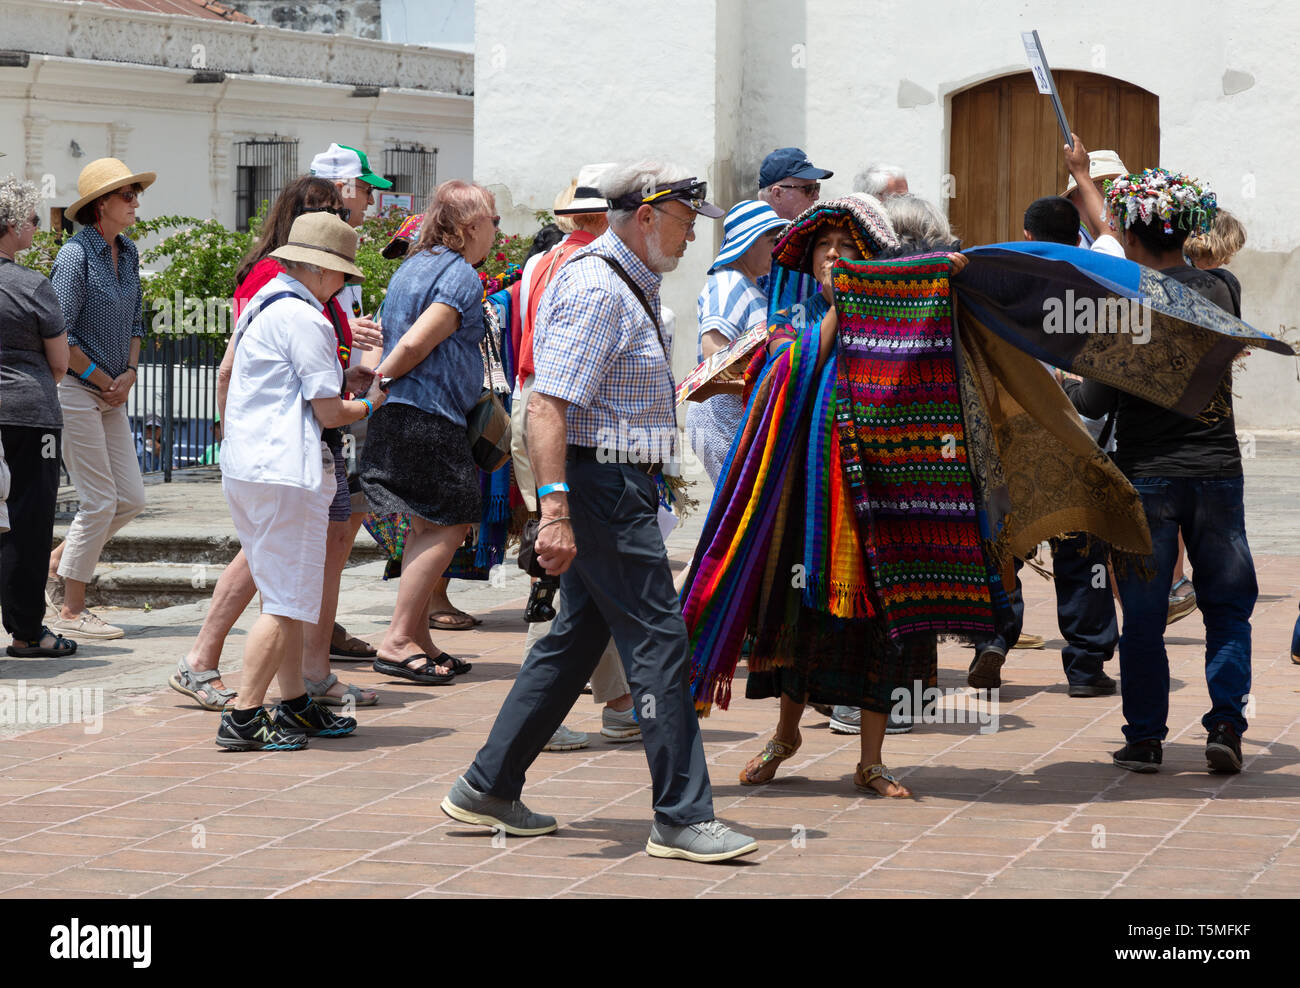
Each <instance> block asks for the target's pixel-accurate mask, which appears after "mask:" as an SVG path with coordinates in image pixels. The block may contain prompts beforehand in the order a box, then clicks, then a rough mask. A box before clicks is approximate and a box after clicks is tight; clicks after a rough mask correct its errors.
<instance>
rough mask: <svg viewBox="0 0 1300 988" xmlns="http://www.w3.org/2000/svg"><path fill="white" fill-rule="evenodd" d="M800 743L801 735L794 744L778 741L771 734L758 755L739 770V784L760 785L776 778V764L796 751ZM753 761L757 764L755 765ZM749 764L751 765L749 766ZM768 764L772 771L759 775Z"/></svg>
mask: <svg viewBox="0 0 1300 988" xmlns="http://www.w3.org/2000/svg"><path fill="white" fill-rule="evenodd" d="M802 744H803V738H802V737H800V738H799V739H798V740H797V741H795V743H794V744H786V743H785V742H784V741H778V740H777V739H776V735H772V737H771V738H769V739H768V742H767V744H765V745H763V750H762V752H761V753H760V754H759V755H758V757H757V758H751V759H750V760H749V762H748V763H747V764H746V765H745V767H744V768H742V769H741V770H740V784H741V785H742V786H761V785H766V784H767V783H769V782H771V781H772V780H773V779H774V778H776V768H777V765H779V764H780V763H781V762H783V761H785V760H786V759H787V758H789V757H790V756H791V755H793V754H794V753H795V752H796V751H798V750H799V746H800V745H802ZM755 762H757V763H758V764H757V765H755V764H754V763H755ZM751 766H753V767H752V768H751ZM768 766H771V769H772V771H771V772H770V773H768V774H767V776H766V777H761V776H762V773H763V772H764V771H766V770H767V768H768Z"/></svg>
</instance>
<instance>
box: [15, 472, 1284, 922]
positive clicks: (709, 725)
mask: <svg viewBox="0 0 1300 988" xmlns="http://www.w3.org/2000/svg"><path fill="white" fill-rule="evenodd" d="M1269 462H1270V463H1271V464H1272V465H1273V466H1276V465H1277V463H1278V461H1277V460H1273V461H1269ZM1267 466H1268V464H1260V465H1253V466H1252V467H1251V468H1250V469H1252V470H1254V471H1256V473H1258V472H1259V471H1260V470H1262V469H1264V468H1265V467H1267ZM1284 472H1285V471H1284ZM1268 483H1269V481H1268V480H1266V479H1265V480H1261V481H1260V482H1259V484H1257V485H1256V487H1257V489H1259V490H1260V494H1261V496H1263V497H1264V500H1263V501H1261V497H1258V496H1257V497H1254V498H1253V499H1251V500H1250V501H1248V503H1250V504H1253V505H1254V508H1253V510H1254V511H1255V515H1252V541H1253V542H1254V541H1258V542H1259V543H1261V544H1269V545H1273V544H1280V543H1278V540H1277V539H1274V540H1273V541H1272V542H1270V540H1269V538H1268V537H1265V536H1266V533H1265V532H1263V531H1261V527H1262V525H1261V523H1258V522H1256V521H1255V518H1256V517H1257V516H1258V513H1259V510H1260V506H1261V504H1262V503H1266V502H1267V497H1268V496H1269V494H1268V491H1269V489H1270V488H1268V486H1267V485H1268ZM181 486H182V485H170V488H171V489H170V490H169V491H165V490H164V489H163V488H161V487H159V488H153V487H151V488H150V497H151V501H153V502H154V503H159V501H158V499H159V498H161V497H163V496H164V495H166V496H168V497H176V496H177V495H176V492H177V490H178V489H179V488H180V487H181ZM189 486H190V487H192V488H193V489H192V490H191V491H189V492H188V493H184V492H182V493H184V499H185V500H186V501H187V502H189V503H190V504H194V503H198V502H202V499H203V498H208V499H209V501H210V500H211V497H212V492H211V491H210V490H207V488H208V487H209V485H206V484H204V485H189ZM212 486H215V485H212ZM200 487H202V488H204V491H203V492H202V496H201V497H200V496H199V494H198V493H196V492H197V491H198V489H199V488H200ZM1249 491H1250V488H1248V497H1249V496H1250V495H1249ZM216 497H217V499H218V501H217V502H215V503H213V504H212V509H213V510H214V511H215V510H217V509H218V508H219V497H220V495H219V490H218V492H217V494H216ZM196 499H197V501H196ZM203 503H205V504H206V503H207V502H203ZM1279 517H1281V516H1279ZM698 522H699V519H698V518H696V519H694V521H693V524H691V525H688V526H686V527H685V528H684V529H683V530H681V531H680V532H679V533H676V534H674V536H673V539H672V540H671V548H672V556H673V559H674V564H675V566H677V567H679V568H680V567H681V566H684V565H685V564H686V561H687V558H688V554H689V551H690V547H691V545H692V544H693V542H694V537H695V533H696V532H697V531H698ZM142 524H143V523H142ZM1287 524H1289V522H1288V523H1287ZM1256 531H1259V532H1260V536H1261V537H1260V538H1259V539H1258V540H1257V539H1256V538H1255V535H1254V533H1255V532H1256ZM1277 532H1278V529H1277V528H1276V527H1275V528H1274V529H1273V533H1274V535H1275V536H1276V535H1277ZM1256 562H1257V566H1258V570H1259V582H1260V590H1261V597H1260V602H1259V604H1258V606H1257V608H1256V610H1255V617H1254V649H1255V657H1254V670H1255V686H1254V696H1255V698H1256V709H1255V712H1254V715H1253V716H1252V717H1251V728H1250V732H1249V733H1248V734H1247V736H1246V738H1245V743H1244V747H1243V752H1244V755H1245V761H1246V767H1245V771H1244V772H1243V773H1242V774H1241V775H1240V776H1236V777H1224V776H1212V775H1209V774H1207V773H1206V771H1205V764H1204V758H1203V755H1202V750H1203V746H1204V741H1205V732H1204V730H1203V729H1202V728H1201V726H1200V715H1201V713H1202V712H1203V707H1204V705H1205V703H1206V692H1205V684H1204V676H1203V672H1202V669H1201V667H1202V662H1203V660H1202V655H1203V651H1202V649H1203V626H1202V623H1201V621H1200V618H1199V614H1194V615H1193V616H1191V617H1189V618H1187V619H1186V620H1184V621H1183V622H1181V623H1179V624H1177V625H1175V626H1174V627H1173V628H1172V630H1171V632H1170V635H1169V639H1168V640H1169V644H1170V654H1171V659H1172V676H1173V687H1172V689H1173V692H1172V696H1171V716H1170V724H1171V731H1170V739H1169V741H1168V742H1167V743H1166V747H1165V759H1164V767H1163V770H1162V771H1161V773H1160V774H1158V775H1152V776H1137V775H1132V774H1130V773H1127V772H1123V771H1120V770H1118V769H1116V768H1114V767H1112V766H1111V764H1110V757H1109V752H1110V751H1111V750H1112V749H1113V748H1115V747H1117V746H1118V744H1119V741H1120V724H1121V722H1122V721H1121V715H1120V700H1119V698H1118V697H1110V698H1104V699H1070V698H1068V697H1067V696H1066V694H1065V688H1064V680H1063V676H1062V673H1061V669H1060V655H1059V649H1060V647H1061V644H1062V642H1061V640H1060V638H1059V635H1058V633H1057V631H1056V627H1055V614H1054V602H1053V599H1052V596H1051V588H1050V586H1049V585H1048V584H1047V583H1046V582H1045V581H1044V580H1042V579H1040V578H1039V577H1037V576H1034V575H1032V574H1029V573H1028V571H1026V573H1027V576H1026V580H1025V592H1026V598H1027V616H1026V622H1025V628H1026V631H1029V632H1035V633H1038V634H1041V635H1043V636H1044V637H1046V638H1047V639H1048V643H1047V647H1046V648H1045V649H1043V650H1041V651H1026V650H1019V651H1014V652H1013V653H1012V655H1011V657H1010V660H1009V662H1008V665H1007V667H1006V668H1005V670H1004V682H1005V686H1004V688H1003V690H1002V695H1001V711H1000V724H999V730H997V732H996V733H992V734H987V735H982V734H980V733H979V732H978V725H974V724H946V725H927V726H923V727H920V728H918V729H917V730H916V731H914V732H913V733H912V734H909V735H904V736H900V737H890V738H887V739H886V745H885V757H886V760H887V761H888V763H889V764H890V765H891V767H893V768H894V769H896V770H897V771H898V772H899V773H900V774H901V775H902V777H903V778H904V781H905V782H906V784H907V785H908V786H909V787H910V788H911V789H912V790H913V791H914V792H915V793H916V794H917V798H916V799H915V800H907V801H904V800H880V799H869V798H865V797H862V796H860V795H859V794H858V793H857V792H856V791H855V790H854V788H853V785H852V781H851V778H852V772H853V768H854V765H855V763H856V760H857V747H858V741H857V738H854V737H844V736H840V735H836V734H832V733H831V732H830V731H829V729H828V723H827V719H826V718H825V717H822V716H820V715H817V714H815V713H814V712H812V711H811V710H809V712H808V713H807V714H806V715H805V718H804V721H803V726H802V730H803V735H804V745H803V748H802V750H801V751H800V752H799V753H798V754H797V755H796V756H795V757H794V758H793V759H791V760H790V762H788V763H786V765H785V767H784V769H783V770H782V771H781V773H780V774H779V775H778V777H777V780H776V781H775V782H774V783H773V784H771V785H769V786H766V787H761V788H748V787H742V786H740V785H739V784H738V782H737V779H736V776H737V773H738V772H739V770H740V767H741V765H743V764H744V762H745V761H746V760H747V759H748V758H750V757H751V756H752V755H753V754H754V753H756V752H757V751H758V750H759V749H760V748H761V747H762V744H763V741H764V740H765V738H766V737H767V736H768V735H769V734H770V732H771V730H772V727H773V726H774V724H775V717H776V706H775V701H764V702H751V701H746V700H744V699H743V698H742V699H737V700H736V701H735V703H734V704H733V706H732V709H731V710H729V711H718V712H716V713H715V714H714V715H713V716H712V717H710V718H708V719H707V720H706V721H704V725H703V726H704V739H705V746H706V750H707V752H708V759H709V763H710V768H711V771H712V777H713V786H714V795H715V798H716V801H717V808H718V812H719V815H720V816H721V817H722V818H723V819H724V820H725V821H726V822H728V823H730V824H732V825H734V826H737V827H739V828H741V829H742V830H745V831H747V832H749V833H752V834H754V835H755V836H756V837H757V838H758V839H759V840H760V842H761V846H760V849H759V851H758V853H756V854H753V855H750V856H748V857H746V858H742V859H740V860H738V861H736V862H733V863H730V864H726V865H696V864H691V863H688V862H684V861H665V860H658V859H653V858H650V857H649V856H647V855H646V854H645V853H644V845H645V840H646V836H647V832H648V829H649V823H650V806H649V803H650V798H649V776H648V773H647V771H646V765H645V760H644V756H643V752H642V749H641V746H640V744H639V743H633V744H621V745H618V744H612V743H609V742H607V741H605V740H604V739H601V738H600V737H599V733H598V732H599V726H600V720H599V710H598V708H597V707H596V706H595V705H594V704H592V703H591V700H590V698H589V697H583V698H582V699H581V700H580V701H579V703H578V705H577V707H576V709H575V711H574V712H573V714H572V715H571V716H570V717H569V719H568V720H567V723H568V725H569V726H570V727H573V728H576V729H579V730H585V731H588V732H589V733H590V734H591V735H592V737H593V742H592V746H591V747H590V748H588V749H586V750H582V751H574V752H567V753H557V754H543V755H542V756H541V758H540V759H539V760H538V762H537V764H536V765H535V767H534V770H533V772H532V773H531V775H530V778H529V784H528V788H527V790H526V792H525V798H526V800H527V801H528V802H529V803H530V805H531V806H532V807H533V808H535V809H537V810H539V811H541V812H546V813H552V814H554V815H555V816H557V817H558V818H559V821H560V829H559V832H558V833H556V834H554V835H552V836H546V837H538V838H532V839H521V838H513V837H512V838H507V839H505V840H504V841H503V840H502V839H501V838H497V839H496V840H495V841H494V839H493V837H492V836H491V835H489V834H488V833H487V832H485V831H481V830H476V829H474V828H469V827H466V826H464V825H462V824H458V823H455V822H453V821H451V820H448V819H447V818H446V817H444V816H443V815H442V813H441V812H440V811H439V810H438V802H439V801H440V800H441V798H442V797H443V795H444V794H445V793H446V791H447V788H448V787H449V786H450V785H451V783H452V781H453V780H454V779H455V778H456V776H457V775H458V774H459V773H460V772H461V771H462V770H463V769H464V768H465V766H466V765H467V764H468V762H469V761H470V759H471V757H472V756H473V754H474V752H475V750H476V749H477V748H478V747H479V745H480V744H481V742H482V741H483V739H484V738H485V736H486V734H487V732H488V730H489V728H490V726H491V724H492V720H493V718H494V716H495V714H496V712H497V710H498V708H499V706H500V704H501V701H502V699H503V698H504V696H505V694H506V692H507V691H508V689H509V687H510V683H511V679H512V677H513V675H514V673H515V671H516V669H517V668H518V666H519V663H520V659H521V653H522V642H523V633H524V625H523V623H522V621H521V620H520V613H521V610H522V605H523V601H524V597H525V595H526V585H525V584H524V582H523V580H522V579H520V578H519V577H518V576H517V575H515V574H512V575H511V577H510V579H509V580H507V581H505V585H504V586H499V587H490V586H486V585H478V586H475V587H468V589H465V588H466V587H467V585H466V584H460V585H458V586H459V587H460V588H462V589H461V590H460V591H459V592H458V593H454V594H453V599H454V600H456V601H457V602H458V603H459V604H460V606H462V607H467V608H469V609H471V610H473V611H474V612H475V613H477V614H479V615H480V616H481V617H483V618H484V619H485V623H484V624H483V625H482V627H480V628H477V629H476V630H474V631H470V632H460V633H444V634H443V635H442V636H441V637H436V636H435V637H436V640H438V641H439V642H440V643H441V644H442V645H443V646H444V647H446V648H448V649H449V650H452V651H453V652H454V653H455V654H458V655H460V656H462V657H464V658H467V659H469V660H471V661H472V662H473V663H474V671H473V672H472V673H470V674H469V675H467V676H464V677H462V678H460V679H459V680H458V681H457V682H456V683H455V684H454V685H452V686H448V687H419V686H415V685H413V684H399V683H394V682H390V681H387V680H385V679H384V678H383V677H381V676H379V675H377V674H375V673H374V672H372V671H370V669H369V666H368V665H366V664H361V663H339V664H338V665H337V666H336V671H338V672H339V673H340V675H341V677H342V678H343V679H344V681H348V682H356V683H359V684H362V685H365V686H371V687H374V688H377V689H379V690H380V691H381V703H380V705H379V706H377V707H373V708H368V709H365V708H363V709H362V710H360V711H359V714H358V716H359V719H360V721H361V727H360V728H359V730H358V731H357V733H356V734H355V735H354V736H352V737H349V738H346V739H343V740H339V741H325V740H314V741H313V742H312V744H311V747H310V748H309V749H308V750H306V751H301V752H290V753H265V754H251V755H248V754H243V755H241V754H233V753H229V752H225V751H222V750H220V749H218V748H217V747H216V746H215V745H214V744H213V737H214V733H215V731H216V725H217V715H216V714H213V713H208V712H204V711H201V710H198V709H197V708H195V707H194V706H192V705H191V704H189V703H188V701H186V700H185V698H183V697H182V696H180V695H179V694H177V693H174V692H172V691H171V690H169V689H167V688H165V685H164V684H165V680H166V677H167V675H168V674H169V673H170V671H171V669H172V668H173V667H174V665H175V662H176V657H177V656H178V655H179V654H181V652H182V651H183V650H184V649H185V648H186V647H187V645H188V643H189V641H190V640H191V639H192V637H193V635H194V633H195V631H196V630H197V627H198V622H199V621H200V620H201V615H202V611H203V608H204V606H205V605H202V604H191V605H186V606H178V607H171V608H165V609H162V610H154V611H153V612H152V613H149V614H146V613H144V612H142V611H127V610H106V611H105V615H106V616H110V615H111V619H112V620H114V621H115V622H116V623H120V624H123V625H125V626H126V628H127V630H128V635H129V637H128V638H126V639H124V640H121V641H115V642H109V643H106V644H104V645H99V646H94V645H83V646H82V647H81V648H80V649H79V651H78V653H77V655H76V656H74V657H73V658H72V659H70V660H61V661H52V660H31V659H5V660H2V661H0V685H3V686H5V687H8V688H11V689H13V688H16V686H17V684H18V683H19V681H24V682H25V683H26V684H27V687H28V688H29V689H31V688H33V687H36V686H50V685H59V686H71V685H78V686H96V685H98V686H106V687H107V689H106V690H105V703H106V705H107V707H108V708H109V709H108V711H107V713H106V715H105V716H104V719H103V724H102V731H101V732H100V733H95V734H91V733H87V732H86V727H85V725H83V724H80V723H77V724H63V725H60V726H54V727H45V728H38V729H30V728H31V724H30V723H27V724H23V723H17V724H9V725H8V726H6V727H5V728H4V737H3V740H0V896H4V897H9V898H36V897H55V898H57V897H84V896H95V897H97V898H99V897H113V896H143V897H199V896H212V895H217V896H231V897H244V896H254V897H267V896H271V897H317V896H323V895H327V894H328V895H337V894H342V895H345V896H357V897H364V896H381V897H424V896H512V897H515V896H530V897H549V896H568V897H574V896H656V897H664V896H791V895H798V896H832V897H881V896H886V897H895V896H898V897H909V896H945V897H976V898H985V897H1060V896H1074V897H1083V898H1100V897H1112V898H1130V897H1137V898H1145V897H1188V898H1194V899H1204V898H1206V897H1217V896H1250V897H1276V896H1294V895H1296V894H1297V892H1298V891H1300V752H1298V751H1297V748H1300V666H1295V665H1293V664H1292V663H1291V661H1290V659H1289V655H1288V651H1289V650H1288V647H1287V646H1288V644H1289V640H1290V631H1291V626H1292V624H1293V623H1294V620H1295V614H1296V603H1295V601H1296V598H1297V596H1298V595H1300V554H1297V553H1294V552H1293V551H1292V552H1287V553H1285V554H1282V553H1270V552H1257V555H1256ZM379 574H380V564H378V563H374V562H371V563H367V564H365V565H361V566H357V567H354V568H352V569H349V570H348V571H347V572H346V573H345V576H344V588H343V610H342V615H341V620H343V621H344V623H345V624H347V626H348V627H349V628H350V629H352V630H354V631H356V632H357V633H359V634H361V635H363V636H364V637H367V638H377V636H378V633H379V632H380V630H381V628H382V627H383V626H384V624H385V622H386V620H387V617H388V614H389V612H390V610H391V605H392V600H393V595H394V593H395V588H394V585H393V584H387V583H384V582H382V581H381V580H380V578H379ZM255 614H256V610H255V608H251V609H250V610H249V612H248V613H246V614H245V615H244V618H243V619H242V620H241V622H240V625H239V629H238V630H237V632H236V633H235V634H234V635H232V636H231V638H230V640H229V642H228V643H227V647H226V651H225V659H224V661H223V663H222V667H223V669H226V670H227V672H228V675H229V680H228V681H230V682H233V683H236V684H237V683H238V672H237V671H236V670H237V668H238V659H239V656H240V653H241V651H242V648H243V642H244V632H245V631H246V629H247V627H248V626H249V624H251V621H252V619H253V618H254V617H255ZM967 656H968V653H967V652H966V651H964V650H961V649H958V648H956V647H954V646H945V647H944V648H942V649H941V651H940V668H941V671H940V686H943V687H959V686H962V685H963V684H964V682H965V675H964V674H965V667H966V663H967ZM1110 671H1112V672H1113V673H1114V674H1116V675H1117V674H1118V673H1117V670H1116V669H1113V668H1112V669H1111V670H1110ZM742 675H743V669H742ZM737 695H738V696H742V697H743V689H741V688H740V687H739V684H738V687H737ZM16 716H18V717H19V718H20V719H21V716H22V715H16Z"/></svg>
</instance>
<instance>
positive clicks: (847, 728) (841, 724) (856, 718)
mask: <svg viewBox="0 0 1300 988" xmlns="http://www.w3.org/2000/svg"><path fill="white" fill-rule="evenodd" d="M831 731H832V732H833V733H835V734H861V733H862V711H861V709H859V708H858V707H841V706H835V707H832V708H831Z"/></svg>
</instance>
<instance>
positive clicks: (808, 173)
mask: <svg viewBox="0 0 1300 988" xmlns="http://www.w3.org/2000/svg"><path fill="white" fill-rule="evenodd" d="M834 174H835V173H834V172H828V171H827V170H826V169H825V168H814V167H813V163H812V162H811V161H809V160H808V155H806V154H804V153H803V151H802V150H800V149H799V148H777V149H776V150H775V151H773V152H772V153H771V154H769V155H768V156H767V157H766V158H764V159H763V166H762V167H761V168H759V170H758V187H759V188H760V189H766V188H767V187H768V186H769V185H775V184H776V183H777V182H779V181H781V179H783V178H804V179H815V180H817V181H820V180H821V179H823V178H830V177H831V176H832V175H834Z"/></svg>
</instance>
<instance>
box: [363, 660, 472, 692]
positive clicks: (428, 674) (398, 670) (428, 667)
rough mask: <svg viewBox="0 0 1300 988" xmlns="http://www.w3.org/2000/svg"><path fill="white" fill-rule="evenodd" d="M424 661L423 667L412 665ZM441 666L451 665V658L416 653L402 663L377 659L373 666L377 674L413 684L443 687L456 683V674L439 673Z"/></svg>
mask: <svg viewBox="0 0 1300 988" xmlns="http://www.w3.org/2000/svg"><path fill="white" fill-rule="evenodd" d="M420 659H424V660H425V661H424V664H423V665H421V666H418V667H417V666H413V665H412V664H411V663H413V662H418V661H419V660H420ZM440 665H448V666H450V665H451V656H450V655H448V654H447V653H446V652H444V653H443V654H442V655H439V656H438V657H437V658H433V657H431V656H429V655H428V654H427V653H425V652H416V653H415V654H414V655H408V656H407V657H406V658H405V659H403V660H402V661H401V662H389V661H388V660H387V659H381V658H378V657H376V659H375V661H374V662H373V663H372V664H371V668H372V669H374V670H375V672H378V673H382V674H383V675H385V676H396V677H398V678H399V679H409V680H410V681H411V682H413V683H423V684H426V685H429V686H442V685H443V684H444V683H451V682H455V680H456V673H455V672H438V669H437V667H438V666H440Z"/></svg>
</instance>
